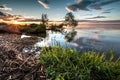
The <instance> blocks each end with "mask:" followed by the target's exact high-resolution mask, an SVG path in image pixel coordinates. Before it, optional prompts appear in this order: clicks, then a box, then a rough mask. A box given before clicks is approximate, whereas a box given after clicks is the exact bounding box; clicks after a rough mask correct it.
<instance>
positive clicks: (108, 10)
mask: <svg viewBox="0 0 120 80" xmlns="http://www.w3.org/2000/svg"><path fill="white" fill-rule="evenodd" d="M113 9H114V8H111V9H107V10H103V11H102V12H101V14H106V13H111V10H113Z"/></svg>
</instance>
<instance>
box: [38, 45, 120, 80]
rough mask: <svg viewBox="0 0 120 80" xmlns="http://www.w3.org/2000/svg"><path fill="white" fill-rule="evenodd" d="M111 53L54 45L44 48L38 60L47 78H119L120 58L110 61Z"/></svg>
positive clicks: (101, 79) (56, 79) (81, 79)
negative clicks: (43, 67) (82, 50)
mask: <svg viewBox="0 0 120 80" xmlns="http://www.w3.org/2000/svg"><path fill="white" fill-rule="evenodd" d="M112 59H113V55H111V57H110V58H109V59H106V54H105V53H103V54H102V55H100V54H99V53H98V52H94V51H85V52H81V53H80V52H77V51H76V50H73V49H71V48H63V47H60V46H54V47H52V48H44V49H43V53H41V54H40V62H41V63H42V64H43V65H44V66H45V67H46V70H45V72H46V75H47V76H48V79H49V80H120V59H118V60H116V61H112Z"/></svg>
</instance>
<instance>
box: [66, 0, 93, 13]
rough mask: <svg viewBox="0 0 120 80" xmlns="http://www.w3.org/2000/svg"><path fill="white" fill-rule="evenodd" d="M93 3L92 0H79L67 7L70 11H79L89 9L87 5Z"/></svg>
mask: <svg viewBox="0 0 120 80" xmlns="http://www.w3.org/2000/svg"><path fill="white" fill-rule="evenodd" d="M91 3H92V1H90V0H77V2H76V4H72V5H69V6H67V7H66V9H67V10H68V11H77V10H85V11H89V9H88V8H87V7H88V6H89V5H90V4H91Z"/></svg>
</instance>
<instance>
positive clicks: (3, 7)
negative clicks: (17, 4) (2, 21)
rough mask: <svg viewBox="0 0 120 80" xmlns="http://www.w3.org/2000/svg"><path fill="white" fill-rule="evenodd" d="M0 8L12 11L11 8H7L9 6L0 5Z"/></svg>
mask: <svg viewBox="0 0 120 80" xmlns="http://www.w3.org/2000/svg"><path fill="white" fill-rule="evenodd" d="M0 10H6V11H7V10H8V11H12V8H9V7H7V6H5V5H0Z"/></svg>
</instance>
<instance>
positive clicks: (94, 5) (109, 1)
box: [92, 0, 120, 10]
mask: <svg viewBox="0 0 120 80" xmlns="http://www.w3.org/2000/svg"><path fill="white" fill-rule="evenodd" d="M118 1H120V0H107V1H102V2H98V3H95V4H93V5H92V8H93V9H96V10H100V9H102V6H105V5H108V4H112V3H114V2H118Z"/></svg>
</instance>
